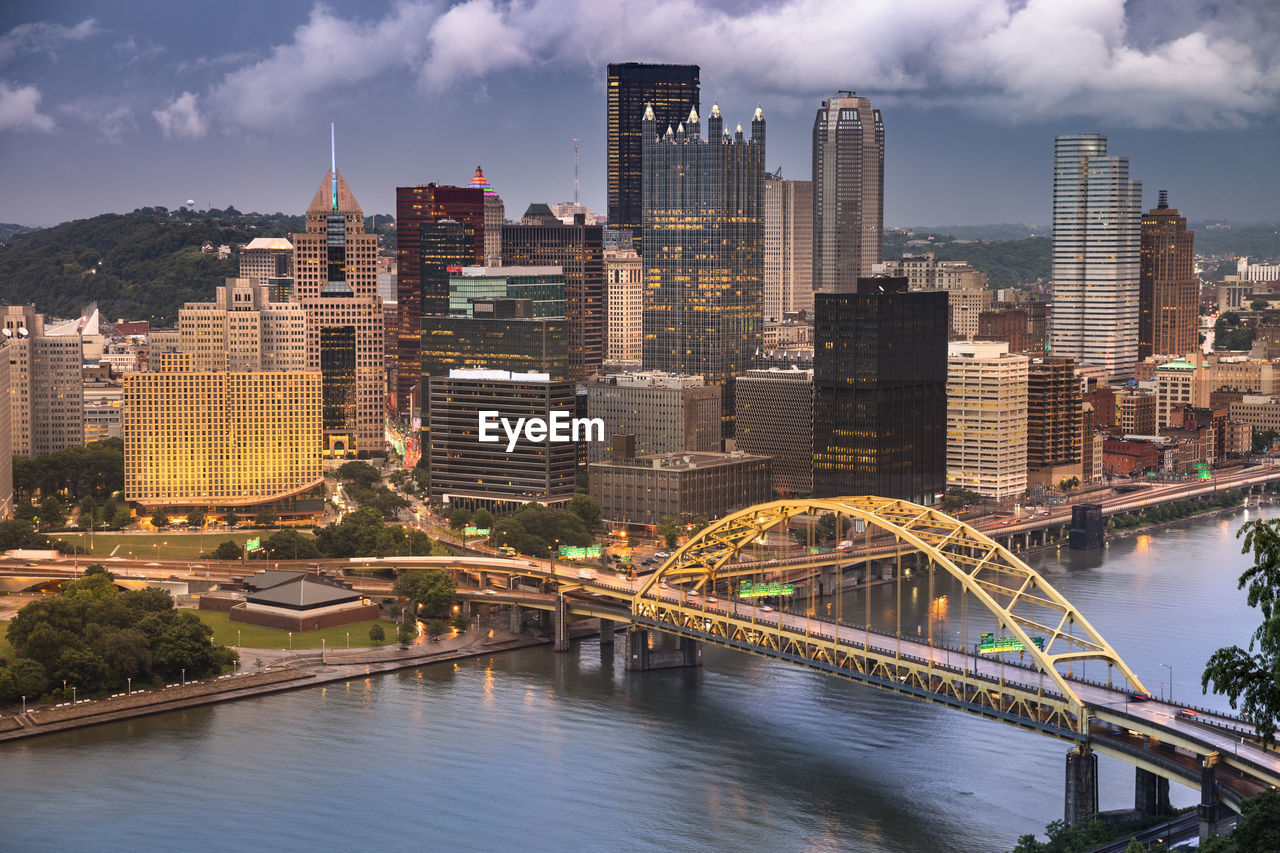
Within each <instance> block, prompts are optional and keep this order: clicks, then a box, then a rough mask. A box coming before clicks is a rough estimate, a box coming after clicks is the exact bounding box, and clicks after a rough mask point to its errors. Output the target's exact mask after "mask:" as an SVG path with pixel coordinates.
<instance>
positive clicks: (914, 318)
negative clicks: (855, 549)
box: [813, 276, 947, 505]
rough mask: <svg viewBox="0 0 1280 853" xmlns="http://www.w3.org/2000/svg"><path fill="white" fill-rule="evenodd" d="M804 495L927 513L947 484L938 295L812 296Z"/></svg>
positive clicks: (889, 287) (873, 291)
mask: <svg viewBox="0 0 1280 853" xmlns="http://www.w3.org/2000/svg"><path fill="white" fill-rule="evenodd" d="M813 384H814V414H813V468H814V471H813V494H814V496H815V497H824V498H825V497H835V496H840V495H878V496H880V497H887V498H902V499H904V500H909V501H915V502H916V503H922V504H926V505H928V504H932V503H933V502H934V501H935V500H937V497H938V495H940V494H941V493H942V491H943V489H944V488H945V486H946V478H947V433H946V430H947V294H946V293H944V292H942V291H909V290H908V289H907V280H906V279H905V278H890V277H887V276H876V277H873V278H863V279H861V280H859V281H858V290H857V292H856V293H818V294H815V295H814V353H813Z"/></svg>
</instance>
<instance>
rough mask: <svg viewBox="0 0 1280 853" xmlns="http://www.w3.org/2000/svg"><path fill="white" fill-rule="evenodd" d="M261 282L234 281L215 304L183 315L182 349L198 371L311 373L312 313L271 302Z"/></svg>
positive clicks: (186, 309)
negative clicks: (309, 329) (308, 316)
mask: <svg viewBox="0 0 1280 853" xmlns="http://www.w3.org/2000/svg"><path fill="white" fill-rule="evenodd" d="M260 281H261V279H248V278H229V279H227V283H226V284H225V285H223V286H222V287H219V288H218V289H217V292H216V295H215V297H214V301H213V302H188V303H186V304H185V305H183V306H182V308H181V309H180V310H179V311H178V334H179V338H180V344H179V346H180V348H181V350H182V352H184V353H186V354H187V355H189V356H191V364H192V369H194V370H234V371H256V370H280V371H289V370H305V369H306V367H307V321H306V312H305V311H304V310H303V308H302V306H301V305H298V304H296V303H293V302H271V301H269V300H268V297H269V296H270V287H269V286H268V285H264V284H259V283H258V282H260Z"/></svg>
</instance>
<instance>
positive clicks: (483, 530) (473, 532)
mask: <svg viewBox="0 0 1280 853" xmlns="http://www.w3.org/2000/svg"><path fill="white" fill-rule="evenodd" d="M462 534H463V535H464V536H488V535H489V528H487V527H475V526H474V525H470V524H468V525H467V526H466V527H464V528H462Z"/></svg>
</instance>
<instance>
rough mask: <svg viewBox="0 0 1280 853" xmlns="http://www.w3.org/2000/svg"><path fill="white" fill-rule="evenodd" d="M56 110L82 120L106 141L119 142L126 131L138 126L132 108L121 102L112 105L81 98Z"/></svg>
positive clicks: (128, 131) (135, 128)
mask: <svg viewBox="0 0 1280 853" xmlns="http://www.w3.org/2000/svg"><path fill="white" fill-rule="evenodd" d="M58 112H60V113H63V114H64V115H68V116H71V117H72V118H75V119H78V120H80V121H82V122H84V123H85V124H86V125H88V126H89V127H91V128H93V129H94V130H95V131H97V133H98V134H99V135H100V136H101V137H102V138H103V139H105V140H107V141H108V142H120V140H121V139H122V138H123V136H124V135H125V134H126V133H130V132H132V131H134V130H137V128H138V123H137V122H136V121H135V120H134V117H133V110H132V109H130V108H129V107H127V106H125V105H123V104H118V105H115V106H113V105H111V104H110V103H99V102H96V101H95V100H93V99H90V98H81V99H79V100H76V101H72V102H70V103H66V104H62V105H60V106H59V107H58Z"/></svg>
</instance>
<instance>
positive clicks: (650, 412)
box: [587, 370, 720, 462]
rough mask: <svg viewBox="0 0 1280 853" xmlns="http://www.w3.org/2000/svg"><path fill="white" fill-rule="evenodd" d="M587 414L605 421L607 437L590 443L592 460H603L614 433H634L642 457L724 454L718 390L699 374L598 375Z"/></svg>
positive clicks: (590, 386) (589, 390)
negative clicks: (693, 452)
mask: <svg viewBox="0 0 1280 853" xmlns="http://www.w3.org/2000/svg"><path fill="white" fill-rule="evenodd" d="M587 416H588V417H592V418H600V420H602V421H604V438H605V440H604V441H603V442H600V441H593V442H590V443H589V444H588V445H587V461H588V462H599V461H600V460H602V459H604V458H605V457H606V455H607V454H608V449H609V442H611V441H612V440H613V436H615V435H634V436H635V438H636V448H635V449H636V452H637V453H641V454H647V453H678V452H679V451H681V450H690V451H699V452H712V453H714V452H718V451H719V450H720V389H719V388H714V387H711V386H709V385H707V384H706V383H705V382H704V381H703V379H702V377H701V376H676V375H673V374H670V373H661V372H659V371H655V370H649V371H642V372H639V373H610V374H606V375H603V376H596V377H594V378H593V379H592V380H591V381H590V382H589V383H588V384H587Z"/></svg>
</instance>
